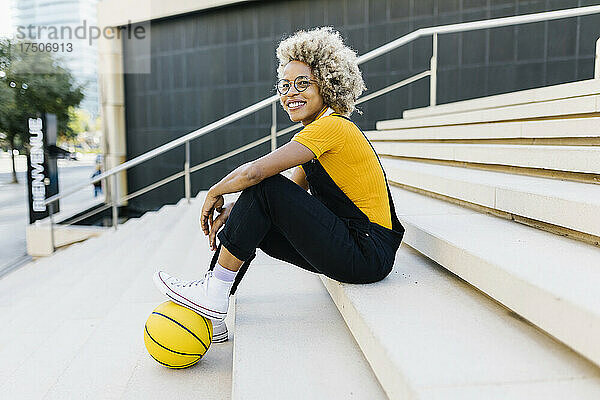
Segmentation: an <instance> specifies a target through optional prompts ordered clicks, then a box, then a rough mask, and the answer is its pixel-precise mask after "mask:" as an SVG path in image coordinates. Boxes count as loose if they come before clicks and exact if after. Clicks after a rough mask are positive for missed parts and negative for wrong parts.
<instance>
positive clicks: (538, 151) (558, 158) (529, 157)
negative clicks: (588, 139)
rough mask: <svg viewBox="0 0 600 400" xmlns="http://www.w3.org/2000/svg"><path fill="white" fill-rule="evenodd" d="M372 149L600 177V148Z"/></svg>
mask: <svg viewBox="0 0 600 400" xmlns="http://www.w3.org/2000/svg"><path fill="white" fill-rule="evenodd" d="M599 123H600V121H599ZM373 147H374V148H375V151H377V153H378V154H380V155H391V156H400V157H411V158H422V159H430V160H448V161H458V162H468V163H478V164H493V165H506V166H514V167H524V168H541V169H547V170H556V171H568V172H583V173H591V174H600V146H542V145H535V146H527V145H499V144H463V143H461V144H457V143H410V142H378V141H375V142H373Z"/></svg>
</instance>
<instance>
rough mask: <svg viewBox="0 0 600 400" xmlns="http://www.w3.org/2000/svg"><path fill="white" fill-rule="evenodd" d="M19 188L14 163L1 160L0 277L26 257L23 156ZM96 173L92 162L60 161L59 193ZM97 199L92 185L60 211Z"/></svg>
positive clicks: (19, 162) (18, 162)
mask: <svg viewBox="0 0 600 400" xmlns="http://www.w3.org/2000/svg"><path fill="white" fill-rule="evenodd" d="M16 166H17V179H18V180H19V183H18V184H14V183H10V182H11V181H12V172H11V171H12V169H11V161H10V158H9V157H8V156H5V155H3V156H2V157H0V277H1V276H2V274H3V273H2V271H4V270H6V269H10V268H11V266H12V265H14V264H15V263H18V262H19V261H21V260H22V259H24V257H26V255H27V250H26V241H25V227H26V226H27V224H28V223H29V214H28V213H29V211H28V205H27V174H26V168H27V164H26V161H25V157H24V156H19V157H18V158H17V160H16ZM93 172H94V163H93V161H90V160H84V161H65V160H59V168H58V174H59V176H58V179H59V186H60V190H61V191H62V190H64V189H65V188H69V187H71V186H73V185H77V184H79V183H80V182H82V181H83V180H85V179H87V178H89V177H90V176H91V175H92V173H93ZM93 198H94V191H93V188H92V186H91V185H90V188H89V190H87V189H85V190H82V191H80V192H79V193H76V194H74V195H73V196H70V197H67V198H66V199H64V200H61V209H62V210H66V209H73V208H78V207H80V205H81V204H82V203H84V202H89V201H90V200H92V199H93Z"/></svg>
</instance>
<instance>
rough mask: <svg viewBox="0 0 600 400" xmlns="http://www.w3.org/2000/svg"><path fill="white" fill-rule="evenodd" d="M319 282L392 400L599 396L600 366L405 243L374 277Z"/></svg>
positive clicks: (588, 397) (527, 398)
mask: <svg viewBox="0 0 600 400" xmlns="http://www.w3.org/2000/svg"><path fill="white" fill-rule="evenodd" d="M396 198H397V199H398V200H400V199H402V196H400V197H398V196H397V197H396ZM396 204H398V203H396ZM409 229H410V228H409ZM323 282H324V284H325V286H326V287H327V290H328V291H329V293H330V295H331V297H332V298H333V300H334V301H335V303H336V305H337V307H338V309H339V310H340V312H341V314H342V315H343V317H344V319H345V321H346V324H347V325H348V327H349V328H350V330H351V331H352V334H353V335H354V337H355V339H356V341H357V342H358V344H359V346H360V348H361V350H362V351H363V353H364V354H365V357H366V358H367V360H368V361H369V363H370V365H371V367H372V368H373V371H374V372H375V374H376V375H377V377H378V379H379V381H380V382H381V385H382V386H383V388H384V389H385V391H386V394H387V396H388V397H389V398H390V399H444V400H450V399H460V400H464V399H486V400H489V399H502V400H504V399H526V400H530V399H565V398H577V399H582V400H583V399H596V398H598V396H600V369H598V368H597V367H595V366H594V365H593V364H591V363H590V362H588V361H587V360H585V359H583V358H582V357H579V356H578V355H576V354H575V353H573V352H572V351H570V349H568V348H567V347H566V346H563V345H562V344H560V343H558V342H556V341H554V340H553V339H552V338H550V337H548V336H547V335H545V334H544V333H543V332H541V331H539V330H538V329H536V328H535V327H533V326H531V325H530V324H528V323H526V322H525V321H523V320H522V319H520V318H518V317H516V316H515V315H514V313H511V312H510V311H509V310H507V309H506V308H504V307H502V306H501V305H499V304H498V303H496V302H494V301H493V300H491V299H490V298H488V297H486V296H485V295H483V294H481V293H480V292H479V291H477V290H476V289H474V288H473V287H471V286H469V285H468V284H466V283H465V282H463V281H462V280H461V279H459V278H457V277H456V276H454V275H452V274H451V273H448V272H447V271H446V270H445V269H444V268H442V267H441V266H440V265H438V264H436V263H434V262H432V261H431V260H429V259H427V258H426V257H424V256H422V255H421V254H419V253H417V252H416V251H415V250H413V249H411V248H410V247H409V246H407V245H406V244H403V245H402V246H401V248H400V249H399V251H398V252H397V254H396V262H395V267H394V270H393V271H392V273H391V274H390V275H389V276H388V277H387V278H386V279H384V280H383V281H381V282H377V283H375V284H370V285H349V284H342V283H338V282H336V281H333V280H330V279H328V278H323ZM573 329H576V328H573Z"/></svg>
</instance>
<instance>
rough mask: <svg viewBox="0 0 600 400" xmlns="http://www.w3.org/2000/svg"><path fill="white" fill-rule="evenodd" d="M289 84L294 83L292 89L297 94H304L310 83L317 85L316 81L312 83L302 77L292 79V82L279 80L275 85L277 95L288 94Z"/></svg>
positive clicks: (306, 77) (305, 77)
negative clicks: (294, 89)
mask: <svg viewBox="0 0 600 400" xmlns="http://www.w3.org/2000/svg"><path fill="white" fill-rule="evenodd" d="M291 82H294V87H295V88H296V90H297V91H299V92H304V91H305V90H306V89H308V87H309V86H310V84H311V83H317V81H314V80H312V79H310V78H309V77H308V76H303V75H300V76H298V77H296V79H294V80H293V81H290V80H289V79H280V80H278V81H277V84H276V85H275V87H276V88H277V91H278V92H279V94H281V95H284V94H287V92H289V91H290V88H291V87H292V85H291Z"/></svg>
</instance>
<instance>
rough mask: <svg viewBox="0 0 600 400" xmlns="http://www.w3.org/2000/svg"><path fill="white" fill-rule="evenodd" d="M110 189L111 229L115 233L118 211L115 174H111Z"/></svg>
mask: <svg viewBox="0 0 600 400" xmlns="http://www.w3.org/2000/svg"><path fill="white" fill-rule="evenodd" d="M110 178H111V179H110V181H111V185H110V186H111V188H110V194H111V197H112V220H113V228H115V231H116V230H117V225H118V224H119V209H118V204H117V203H118V199H119V195H118V194H117V174H112V175H111V176H110Z"/></svg>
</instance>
